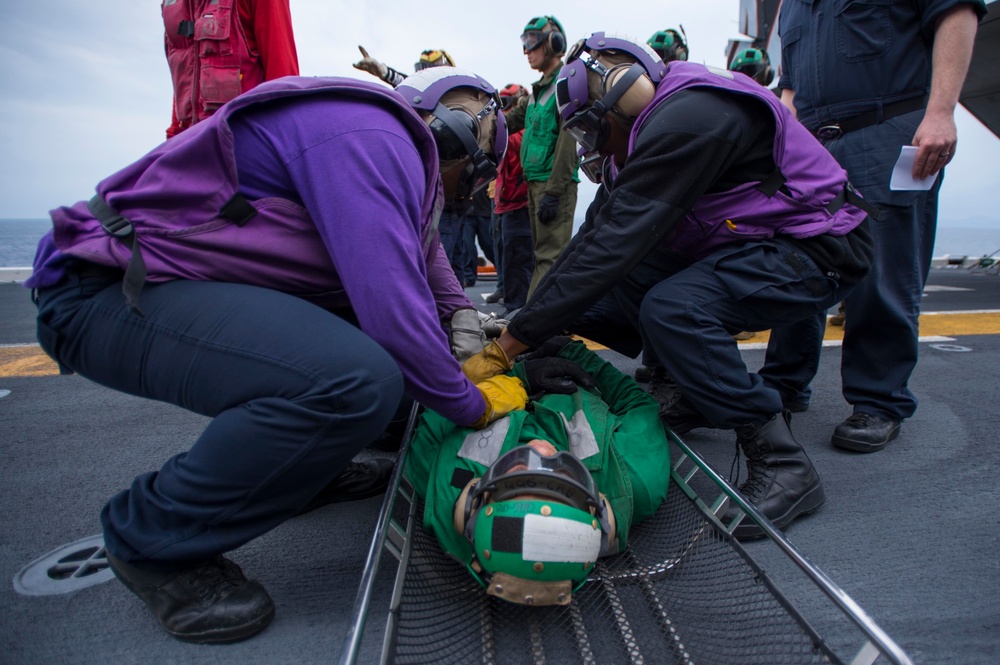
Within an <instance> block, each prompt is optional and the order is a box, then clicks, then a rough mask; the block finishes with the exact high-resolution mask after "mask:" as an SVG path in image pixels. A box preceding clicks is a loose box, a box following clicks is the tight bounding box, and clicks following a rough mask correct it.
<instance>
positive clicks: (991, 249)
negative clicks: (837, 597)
mask: <svg viewBox="0 0 1000 665" xmlns="http://www.w3.org/2000/svg"><path fill="white" fill-rule="evenodd" d="M50 228H52V224H51V222H50V221H49V220H48V219H0V268H24V267H28V266H31V264H32V262H33V261H34V258H35V248H36V246H37V245H38V240H39V238H41V237H42V236H43V235H45V233H46V232H48V230H49V229H50ZM997 252H1000V223H998V224H997V227H996V228H992V229H987V228H981V227H980V228H962V227H951V226H948V225H947V224H942V225H939V226H938V233H937V239H936V241H935V243H934V256H944V255H946V254H949V255H951V256H962V255H966V256H969V257H970V258H976V257H980V256H990V255H991V254H994V253H997Z"/></svg>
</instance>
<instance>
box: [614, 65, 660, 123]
mask: <svg viewBox="0 0 1000 665" xmlns="http://www.w3.org/2000/svg"><path fill="white" fill-rule="evenodd" d="M631 67H632V63H627V64H621V65H616V66H615V67H612V68H611V70H610V71H609V72H608V75H607V76H606V77H605V79H604V94H608V92H609V91H610V90H612V89H614V87H615V85H616V84H617V83H618V81H620V80H621V78H622V76H624V75H625V73H626V72H628V70H629V69H630V68H631ZM655 94H656V86H655V85H653V81H652V80H650V78H649V76H647V75H646V74H643V75H642V76H640V77H639V78H637V79H636V80H635V82H634V83H633V84H632V85H630V86H629V87H628V89H627V90H626V91H625V92H624V93H622V96H621V97H619V98H618V101H617V102H615V105H614V108H616V109H618V111H619V112H621V113H623V114H624V115H627V116H629V117H631V118H634V117H635V116H637V115H639V114H640V113H642V111H643V109H645V108H646V107H647V106H649V104H650V102H652V101H653V95H655Z"/></svg>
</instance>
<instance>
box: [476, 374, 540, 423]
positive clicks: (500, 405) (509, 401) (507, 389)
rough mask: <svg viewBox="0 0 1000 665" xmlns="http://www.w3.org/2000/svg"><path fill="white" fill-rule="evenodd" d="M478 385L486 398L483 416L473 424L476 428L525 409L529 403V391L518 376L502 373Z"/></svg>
mask: <svg viewBox="0 0 1000 665" xmlns="http://www.w3.org/2000/svg"><path fill="white" fill-rule="evenodd" d="M476 387H477V388H479V392H481V393H482V394H483V399H484V400H486V411H485V412H484V413H483V417H482V418H480V419H479V420H477V421H476V422H475V423H473V425H472V426H473V427H475V428H476V429H482V428H483V427H486V426H487V425H489V424H490V423H491V422H493V421H494V420H496V419H497V418H503V417H504V416H506V415H507V414H508V413H510V412H511V411H518V410H520V409H523V408H524V407H525V405H527V403H528V393H527V392H525V390H524V384H522V383H521V379H519V378H517V377H516V376H507V375H505V374H501V375H500V376H494V377H493V378H491V379H486V380H485V381H481V382H480V383H477V384H476Z"/></svg>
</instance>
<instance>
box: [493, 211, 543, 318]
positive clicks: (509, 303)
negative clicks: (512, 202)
mask: <svg viewBox="0 0 1000 665" xmlns="http://www.w3.org/2000/svg"><path fill="white" fill-rule="evenodd" d="M500 228H501V230H502V233H503V270H504V277H503V279H504V282H503V287H504V291H503V302H504V306H505V307H506V309H507V311H512V310H515V309H520V308H521V307H524V303H525V301H526V300H527V299H528V287H529V286H530V285H531V274H532V272H533V271H534V269H535V244H534V241H533V240H532V238H531V218H530V217H529V215H528V208H527V207H524V208H519V209H517V210H511V211H508V212H505V213H503V215H502V221H501V223H500Z"/></svg>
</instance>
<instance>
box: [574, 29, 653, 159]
mask: <svg viewBox="0 0 1000 665" xmlns="http://www.w3.org/2000/svg"><path fill="white" fill-rule="evenodd" d="M618 56H623V57H622V58H618ZM611 58H614V59H618V60H624V61H625V62H620V63H619V64H614V65H613V64H611V62H610V59H611ZM666 71H667V66H666V64H664V62H663V61H662V60H660V58H659V56H658V55H657V54H656V52H655V51H653V49H651V48H650V47H649V46H648V45H647V44H638V43H636V42H633V41H631V40H629V39H622V38H618V37H613V36H606V35H605V34H604V33H603V32H595V33H594V34H592V35H591V36H590V37H588V38H587V39H581V40H580V41H579V42H577V43H576V44H574V45H573V47H572V48H570V50H569V53H568V54H567V56H566V65H565V66H564V67H563V68H562V70H561V71H560V72H559V78H558V79H557V80H556V103H557V104H558V106H559V113H560V115H562V118H563V120H564V121H565V123H564V124H563V129H564V130H565V131H566V132H567V133H569V134H570V135H571V136H572V137H573V138H574V139H576V141H577V143H579V144H580V145H581V146H582V147H583V148H584V150H585V151H586V152H595V151H596V150H597V148H598V146H600V145H601V144H602V143H603V142H604V140H605V139H606V138H607V132H608V127H607V119H606V118H605V117H604V116H605V115H606V114H607V113H609V112H615V113H618V114H620V115H622V116H624V117H626V118H632V119H634V118H635V117H636V116H638V115H639V114H640V113H641V112H642V110H643V109H645V108H646V106H648V105H649V102H650V101H652V99H653V95H654V94H655V92H656V84H657V83H659V82H660V81H662V80H663V76H664V75H665V74H666ZM592 76H593V77H594V78H595V80H599V82H600V86H599V87H600V90H601V97H600V99H596V98H594V99H592V94H591V86H590V79H591V77H592Z"/></svg>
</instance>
